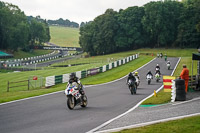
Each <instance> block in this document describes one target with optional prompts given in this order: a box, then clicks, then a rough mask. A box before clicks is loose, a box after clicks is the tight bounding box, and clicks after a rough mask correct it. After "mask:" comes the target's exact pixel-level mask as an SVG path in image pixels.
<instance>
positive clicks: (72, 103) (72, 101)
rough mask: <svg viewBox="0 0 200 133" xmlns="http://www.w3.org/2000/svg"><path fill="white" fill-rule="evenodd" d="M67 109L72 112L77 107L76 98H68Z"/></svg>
mask: <svg viewBox="0 0 200 133" xmlns="http://www.w3.org/2000/svg"><path fill="white" fill-rule="evenodd" d="M67 107H68V108H69V109H70V110H72V109H74V107H75V99H74V97H68V99H67Z"/></svg>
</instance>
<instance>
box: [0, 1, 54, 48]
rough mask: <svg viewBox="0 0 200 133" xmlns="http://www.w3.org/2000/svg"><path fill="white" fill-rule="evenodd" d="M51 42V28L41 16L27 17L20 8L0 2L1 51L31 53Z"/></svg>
mask: <svg viewBox="0 0 200 133" xmlns="http://www.w3.org/2000/svg"><path fill="white" fill-rule="evenodd" d="M49 40H50V32H49V26H48V23H47V21H46V20H43V19H41V18H40V17H39V16H38V17H36V18H34V17H31V16H29V17H27V16H26V15H25V14H24V12H23V11H21V10H20V9H19V8H18V6H15V5H12V4H10V3H5V2H1V1H0V49H9V50H11V51H17V50H18V49H22V50H25V51H29V50H30V48H31V46H33V45H42V44H43V43H45V42H48V41H49Z"/></svg>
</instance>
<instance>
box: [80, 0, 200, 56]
mask: <svg viewBox="0 0 200 133" xmlns="http://www.w3.org/2000/svg"><path fill="white" fill-rule="evenodd" d="M79 43H80V46H81V47H82V48H83V50H84V51H86V52H88V53H89V54H90V55H102V54H108V53H113V52H118V51H124V50H130V49H135V48H142V47H150V48H154V47H157V48H159V47H165V48H170V47H182V48H185V47H190V48H197V47H199V44H200V0H183V1H182V2H179V1H176V0H164V1H157V2H150V3H147V4H146V5H144V6H143V7H138V6H134V7H129V8H127V9H125V10H122V9H120V10H119V12H116V11H114V10H113V9H107V10H106V12H105V13H104V14H102V15H100V16H98V17H96V18H95V19H94V21H92V22H90V23H87V24H84V23H83V24H81V28H80V38H79Z"/></svg>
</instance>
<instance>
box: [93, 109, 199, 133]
mask: <svg viewBox="0 0 200 133" xmlns="http://www.w3.org/2000/svg"><path fill="white" fill-rule="evenodd" d="M197 115H200V113H195V114H189V115H183V116H177V117H171V118H167V119H162V120H157V121H151V122H146V123H140V124H135V125H130V126H125V127H120V128H114V129H109V130H103V131H98V132H95V133H108V132H117V131H121V130H124V129H131V128H137V127H143V126H147V125H152V124H156V123H160V122H167V121H172V120H177V119H182V118H186V117H192V116H197Z"/></svg>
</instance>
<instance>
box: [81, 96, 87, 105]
mask: <svg viewBox="0 0 200 133" xmlns="http://www.w3.org/2000/svg"><path fill="white" fill-rule="evenodd" d="M87 104H88V100H87V96H86V95H84V96H83V104H82V105H81V107H83V108H84V107H86V106H87Z"/></svg>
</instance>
